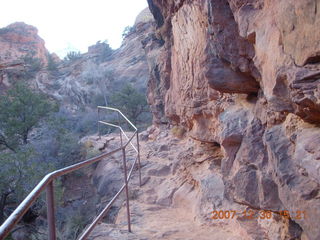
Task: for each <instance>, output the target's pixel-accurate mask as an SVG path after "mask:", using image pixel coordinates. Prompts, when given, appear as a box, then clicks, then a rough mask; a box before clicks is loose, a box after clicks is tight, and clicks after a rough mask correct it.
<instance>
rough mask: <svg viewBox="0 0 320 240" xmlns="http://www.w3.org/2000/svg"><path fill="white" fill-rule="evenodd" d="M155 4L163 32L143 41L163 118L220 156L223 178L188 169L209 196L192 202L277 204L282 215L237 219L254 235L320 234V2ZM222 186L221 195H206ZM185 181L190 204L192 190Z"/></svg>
mask: <svg viewBox="0 0 320 240" xmlns="http://www.w3.org/2000/svg"><path fill="white" fill-rule="evenodd" d="M148 3H149V8H150V10H151V12H152V14H153V16H154V18H155V20H156V25H157V30H156V31H155V32H154V33H152V34H151V33H150V34H149V35H148V37H147V38H145V39H144V40H143V42H142V43H143V47H144V49H145V51H146V55H147V59H148V63H149V69H150V79H149V83H148V99H149V103H150V104H151V109H152V112H153V116H154V124H155V125H158V126H160V125H161V123H169V124H170V125H171V126H176V127H175V128H180V129H184V130H186V131H187V136H188V137H190V138H191V139H194V141H196V142H200V143H202V144H209V146H211V148H210V149H209V150H210V151H211V155H214V156H215V155H218V156H221V159H220V160H221V166H219V167H218V171H216V169H215V170H213V168H212V165H211V168H210V167H208V169H209V170H210V169H212V170H211V171H212V172H214V171H216V175H215V177H209V176H207V178H208V179H207V178H206V176H202V177H200V179H199V177H198V179H197V177H194V174H191V175H190V174H189V176H188V178H190V176H193V177H191V178H193V180H194V184H195V186H197V187H196V188H197V189H198V190H197V191H198V193H199V194H200V195H201V194H202V196H204V198H205V200H203V201H200V202H196V203H193V204H192V203H191V205H190V207H195V206H194V204H200V206H198V208H201V207H204V205H203V204H204V203H205V204H207V205H206V206H208V204H209V206H211V208H212V210H229V209H228V208H231V207H234V208H237V207H240V208H242V207H245V208H248V209H249V208H250V209H253V210H254V211H255V212H258V211H259V210H270V211H272V212H273V213H275V214H276V216H278V217H275V218H273V219H272V220H270V221H265V220H261V219H260V220H258V219H257V218H255V219H243V218H242V219H241V218H238V219H237V221H238V223H239V225H240V226H241V227H242V229H243V231H244V232H246V234H247V235H248V238H252V239H300V238H303V239H310V240H311V239H319V238H320V229H319V227H318V226H319V223H320V222H319V219H320V193H319V191H320V178H319V176H320V162H319V153H318V151H319V143H320V138H319V136H320V135H319V134H320V129H319V123H320V104H319V102H320V95H319V86H320V85H319V79H320V57H319V52H320V45H319V39H320V31H319V28H318V23H319V21H320V13H319V6H320V2H319V1H318V0H305V1H299V3H297V1H294V0H288V1H275V0H200V1H198V0H167V1H162V0H161V1H160V0H148ZM202 151H203V153H207V152H206V151H205V150H202ZM210 151H209V152H210ZM209 155H210V154H209ZM196 159H197V158H195V159H194V160H192V161H194V164H197V163H196V161H197V160H196ZM206 161H209V162H211V164H214V158H212V157H211V158H210V157H209V158H208V159H207V160H206ZM209 165H210V164H209ZM209 170H208V171H209ZM185 171H186V172H191V173H192V170H191V169H190V170H188V168H186V169H185ZM209 172H210V171H209ZM215 178H219V179H221V181H222V182H223V186H221V185H219V184H218V182H219V181H218V180H216V179H215ZM206 183H207V184H206ZM208 186H210V188H208ZM216 188H219V189H220V190H221V189H222V195H223V197H222V200H221V201H216V200H214V199H217V198H216V197H215V196H213V197H212V196H211V197H212V198H211V197H208V196H207V195H208V191H212V192H215V191H216V190H217V189H216ZM180 189H181V192H180V195H179V198H180V200H181V202H190V199H192V194H191V193H192V192H193V191H191V190H190V189H188V188H187V187H185V189H183V188H180ZM177 192H178V191H177ZM177 192H176V193H177ZM191 202H192V201H191ZM226 203H229V204H230V205H228V204H226ZM228 206H229V207H228ZM230 206H231V207H230ZM196 208H197V207H196ZM198 210H199V209H198ZM200 210H201V209H200ZM200 210H199V211H200ZM283 210H289V211H290V213H291V218H290V219H289V220H288V219H285V218H284V217H283V216H282V217H281V215H280V214H279V212H280V211H283ZM300 212H305V213H306V214H307V216H306V217H299V216H296V215H297V213H300ZM195 214H196V215H197V216H201V214H200V213H199V212H197V213H195ZM276 228H277V229H282V230H283V229H287V230H286V231H284V230H283V231H282V230H281V231H282V232H281V233H279V234H278V235H277V236H276V235H273V234H274V232H277V231H276V230H275V229H276ZM279 231H280V230H279Z"/></svg>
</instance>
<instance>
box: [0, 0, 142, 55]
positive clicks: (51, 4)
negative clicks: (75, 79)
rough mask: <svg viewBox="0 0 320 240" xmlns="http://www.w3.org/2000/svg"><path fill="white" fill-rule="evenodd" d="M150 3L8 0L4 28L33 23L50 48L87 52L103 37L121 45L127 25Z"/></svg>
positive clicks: (1, 18) (0, 21)
mask: <svg viewBox="0 0 320 240" xmlns="http://www.w3.org/2000/svg"><path fill="white" fill-rule="evenodd" d="M147 6H148V4H147V0H7V1H6V0H5V1H1V7H0V28H2V27H5V26H7V25H9V24H11V23H13V22H25V23H27V24H30V25H33V26H35V27H36V28H38V30H39V35H40V37H41V38H43V39H44V40H45V42H46V47H47V49H48V50H49V52H51V53H52V52H56V53H57V54H58V55H60V57H63V55H65V54H66V52H68V51H70V50H79V51H81V52H87V50H88V46H90V45H93V44H95V43H96V42H97V41H99V40H101V41H104V40H108V42H109V44H110V45H111V47H112V48H114V49H115V48H118V47H120V45H121V40H122V36H121V35H122V32H123V29H124V28H125V27H126V26H128V25H130V26H132V25H133V24H134V20H135V18H136V16H137V15H138V14H139V13H140V12H141V11H142V10H143V9H144V8H146V7H147Z"/></svg>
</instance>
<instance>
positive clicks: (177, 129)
mask: <svg viewBox="0 0 320 240" xmlns="http://www.w3.org/2000/svg"><path fill="white" fill-rule="evenodd" d="M171 133H172V135H173V136H175V137H176V138H179V139H181V138H183V136H184V134H185V133H186V129H185V128H184V127H181V126H174V127H173V128H171Z"/></svg>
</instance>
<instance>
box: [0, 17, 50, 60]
mask: <svg viewBox="0 0 320 240" xmlns="http://www.w3.org/2000/svg"><path fill="white" fill-rule="evenodd" d="M28 54H31V55H34V56H35V57H37V58H39V59H41V61H42V62H43V63H47V54H48V51H47V49H46V48H45V45H44V40H43V39H41V38H40V37H39V36H38V30H37V29H36V28H35V27H33V26H30V25H27V24H25V23H23V22H17V23H13V24H10V25H9V26H7V27H5V28H1V29H0V62H11V61H15V60H17V59H19V58H21V57H23V56H25V55H28Z"/></svg>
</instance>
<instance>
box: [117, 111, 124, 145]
mask: <svg viewBox="0 0 320 240" xmlns="http://www.w3.org/2000/svg"><path fill="white" fill-rule="evenodd" d="M118 124H119V126H120V115H119V113H118ZM119 132H120V142H121V147H122V146H123V140H122V131H121V129H120V128H119Z"/></svg>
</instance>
